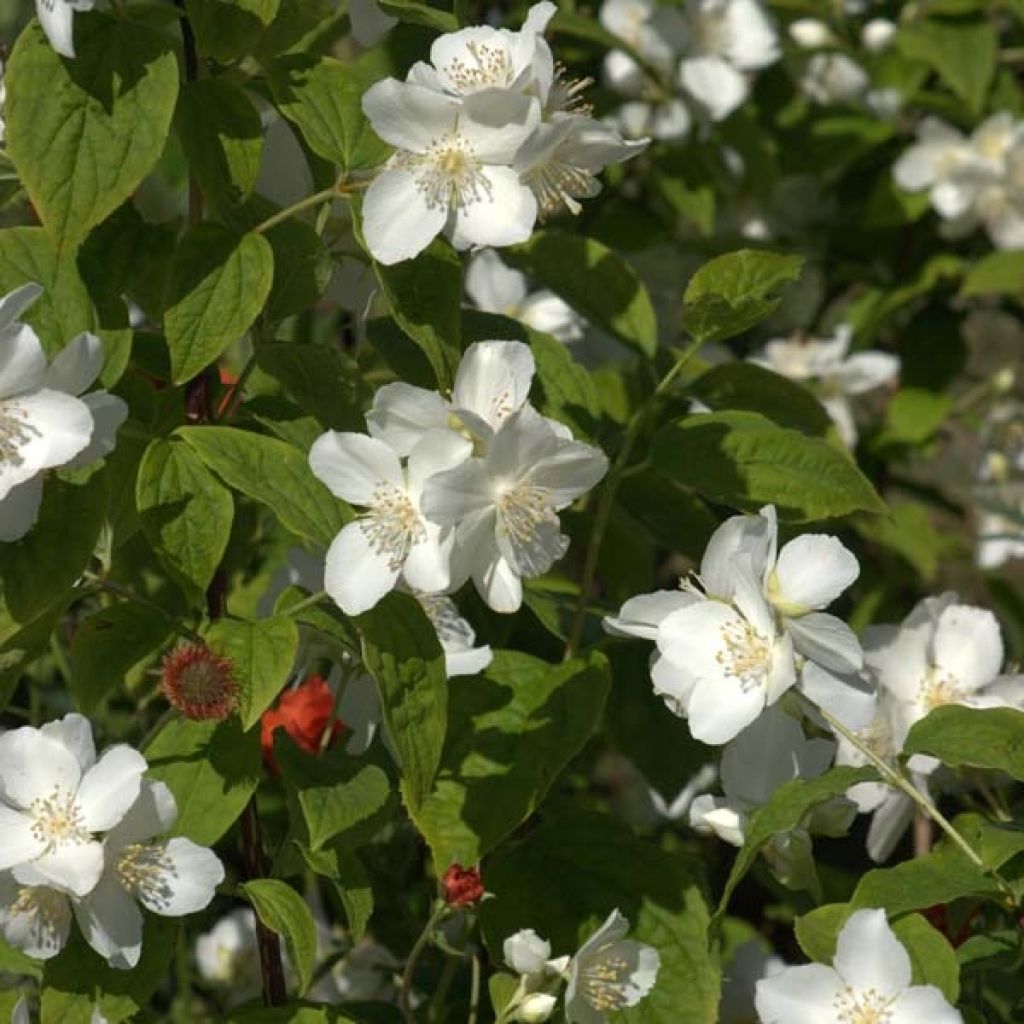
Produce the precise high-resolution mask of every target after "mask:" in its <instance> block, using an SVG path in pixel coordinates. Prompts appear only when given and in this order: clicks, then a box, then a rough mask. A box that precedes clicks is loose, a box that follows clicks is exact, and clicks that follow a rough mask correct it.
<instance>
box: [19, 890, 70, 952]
mask: <svg viewBox="0 0 1024 1024" xmlns="http://www.w3.org/2000/svg"><path fill="white" fill-rule="evenodd" d="M66 909H67V906H66V903H65V898H64V897H63V896H62V895H61V894H60V893H59V892H57V891H56V890H54V889H49V888H47V887H46V886H42V885H38V886H36V885H32V886H26V887H25V888H23V889H21V890H19V892H18V896H17V898H16V899H15V901H14V902H13V903H12V904H11V906H10V909H9V910H8V911H7V914H8V917H9V918H15V917H21V918H24V921H20V922H18V925H17V926H16V927H17V928H18V929H19V931H20V930H21V929H25V931H26V932H27V935H26V936H25V938H27V939H29V940H30V941H31V943H32V945H33V946H35V947H36V948H37V949H39V950H43V949H46V950H51V949H52V950H54V951H56V950H58V949H59V948H60V946H61V939H60V933H61V922H62V920H63V918H64V916H65V912H66Z"/></svg>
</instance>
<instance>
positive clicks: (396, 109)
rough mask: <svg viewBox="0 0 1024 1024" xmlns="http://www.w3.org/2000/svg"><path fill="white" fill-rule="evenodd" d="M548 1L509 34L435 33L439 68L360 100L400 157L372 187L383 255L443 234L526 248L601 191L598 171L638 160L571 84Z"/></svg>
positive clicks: (370, 230)
mask: <svg viewBox="0 0 1024 1024" xmlns="http://www.w3.org/2000/svg"><path fill="white" fill-rule="evenodd" d="M555 10H556V8H555V5H554V4H553V3H549V2H544V3H539V4H536V5H535V6H534V7H532V8H531V9H530V13H529V15H528V16H527V18H526V22H525V23H524V24H523V27H522V28H521V29H520V30H519V31H517V32H512V31H510V30H508V29H496V28H490V27H488V26H480V27H476V28H467V29H462V30H460V31H458V32H450V33H447V34H445V35H442V36H440V37H438V38H437V39H436V40H435V41H434V43H433V45H432V46H431V48H430V62H429V63H427V62H424V61H419V62H417V63H416V64H414V65H413V66H412V68H411V69H410V70H409V73H408V75H407V76H406V80H405V81H404V82H400V81H398V80H397V79H394V78H387V79H384V80H383V81H380V82H377V83H375V84H374V85H373V86H371V87H370V88H369V89H368V90H367V92H366V93H365V95H364V96H363V111H364V113H365V114H366V116H367V118H369V121H370V124H371V125H372V126H373V130H374V131H375V132H376V133H377V134H378V135H379V136H380V137H381V138H382V139H383V140H384V141H385V142H388V143H390V144H391V145H393V146H394V147H395V149H396V152H395V153H394V155H393V156H392V157H391V158H390V159H389V160H388V162H387V164H385V166H384V168H383V169H382V170H381V172H380V173H379V174H378V175H377V177H376V178H374V180H373V182H372V183H371V184H370V187H369V188H368V189H367V191H366V196H365V199H364V202H363V235H364V237H365V239H366V244H367V247H368V248H369V250H370V252H371V253H372V255H373V257H374V259H376V260H377V261H378V262H380V263H385V264H392V263H398V262H400V261H401V260H407V259H411V258H412V257H414V256H416V255H417V254H418V253H420V252H422V251H423V249H425V248H426V246H427V245H428V244H429V243H430V241H431V240H432V239H433V238H435V237H437V235H439V234H441V233H442V232H443V233H444V234H445V236H446V237H447V238H449V239H450V240H451V242H452V243H453V244H454V245H455V247H456V248H458V249H467V248H469V247H471V246H477V245H492V246H502V245H512V244H515V243H517V242H525V241H526V240H527V239H528V238H529V237H530V234H531V232H532V231H533V228H534V225H535V224H536V222H537V218H538V217H539V216H547V215H550V214H553V213H555V212H557V211H558V210H559V209H561V208H562V207H563V206H564V207H566V208H567V209H569V210H571V211H572V212H577V211H578V210H579V208H580V207H579V202H578V200H579V199H583V198H587V197H590V196H593V195H596V194H597V192H598V191H599V190H600V183H599V182H598V181H597V177H596V176H597V174H598V173H600V171H601V170H602V169H603V168H604V167H606V166H607V165H608V164H612V163H620V162H622V161H623V160H628V159H629V158H630V157H632V156H635V155H636V154H637V153H639V152H640V151H641V150H642V149H643V147H644V145H645V143H644V142H626V141H624V140H623V139H622V138H621V137H620V136H619V135H618V134H617V133H616V132H614V131H613V130H611V129H610V128H608V127H606V126H604V125H603V124H601V123H600V122H598V121H595V120H594V119H593V118H592V117H590V116H589V108H588V107H587V106H586V105H585V104H584V103H583V102H582V100H581V96H580V93H581V90H582V88H583V85H584V84H585V83H583V82H573V81H569V80H566V79H565V78H564V77H563V74H562V69H561V67H560V66H558V65H556V64H555V60H554V57H553V55H552V52H551V48H550V47H549V46H548V44H547V42H546V40H545V39H544V36H543V32H544V29H545V27H546V26H547V23H548V22H549V21H550V20H551V18H552V17H553V15H554V14H555Z"/></svg>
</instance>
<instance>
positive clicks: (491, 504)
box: [423, 405, 608, 612]
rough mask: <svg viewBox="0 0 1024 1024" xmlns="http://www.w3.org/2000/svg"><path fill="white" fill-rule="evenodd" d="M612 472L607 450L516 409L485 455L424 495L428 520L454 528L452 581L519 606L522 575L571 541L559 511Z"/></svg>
mask: <svg viewBox="0 0 1024 1024" xmlns="http://www.w3.org/2000/svg"><path fill="white" fill-rule="evenodd" d="M607 469H608V460H607V458H606V457H605V455H604V453H603V452H602V451H600V450H599V449H597V448H593V447H591V446H590V445H586V444H582V443H581V442H578V441H573V440H571V439H569V438H568V437H567V436H566V434H565V432H564V430H556V429H555V428H554V427H553V426H552V425H551V423H550V422H549V421H547V420H545V419H544V417H543V416H541V415H540V414H539V413H537V412H536V411H535V410H534V409H533V408H532V407H531V406H528V405H527V406H523V408H521V409H520V410H519V411H518V412H515V413H513V414H512V415H511V416H509V417H508V418H507V419H506V420H505V421H504V422H503V423H502V425H501V427H500V429H499V430H498V432H497V433H496V434H495V435H494V437H493V439H492V440H491V442H490V444H489V446H488V448H487V452H486V454H485V455H484V456H483V457H482V458H477V457H474V458H471V459H469V460H468V461H466V462H464V463H462V464H461V465H458V466H456V467H455V468H454V469H450V470H448V471H446V472H443V473H438V474H436V475H434V476H432V477H431V478H430V480H428V481H427V485H426V489H425V490H424V492H423V510H424V512H425V514H426V515H427V517H428V518H429V519H430V520H432V521H433V522H434V523H435V524H437V525H438V526H440V527H442V528H446V527H452V526H454V527H456V532H455V547H454V550H453V557H452V585H453V586H454V585H456V584H457V583H458V582H461V581H462V580H465V579H468V578H470V577H472V579H473V582H474V583H475V584H476V587H477V590H478V591H479V592H480V595H481V596H482V597H483V598H484V600H485V601H486V602H487V603H488V604H489V605H490V607H491V608H493V609H494V610H495V611H499V612H514V611H516V610H517V609H518V608H519V606H520V604H521V603H522V599H523V588H522V577H524V576H525V577H528V578H532V577H536V576H541V575H543V574H544V573H545V572H547V571H548V569H550V568H551V566H552V565H553V564H554V562H555V561H557V560H558V559H559V558H561V557H562V556H563V555H564V554H565V552H566V549H567V548H568V546H569V538H568V537H566V536H564V535H563V534H562V532H561V530H560V524H559V519H558V512H559V511H560V510H561V509H564V508H567V507H568V506H569V505H571V504H572V502H573V501H575V500H576V498H578V497H579V496H580V495H581V494H584V493H586V492H587V491H589V490H590V489H591V488H592V487H593V486H594V485H595V484H596V483H597V482H598V481H599V480H600V479H601V478H602V477H603V476H604V474H605V473H606V472H607Z"/></svg>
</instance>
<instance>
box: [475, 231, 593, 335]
mask: <svg viewBox="0 0 1024 1024" xmlns="http://www.w3.org/2000/svg"><path fill="white" fill-rule="evenodd" d="M466 294H467V295H468V296H469V297H470V299H471V300H472V302H473V304H474V305H475V306H476V307H477V308H478V309H482V310H483V311H484V312H486V313H501V314H503V315H504V316H508V317H511V318H512V319H514V320H520V321H522V322H523V323H524V324H526V325H527V326H528V327H532V328H533V329H534V330H536V331H543V332H544V333H546V334H550V335H551V336H552V337H553V338H557V339H558V340H559V341H561V342H564V343H566V344H569V343H571V342H574V341H579V340H580V339H581V338H582V337H583V332H584V329H585V327H586V321H585V320H584V319H583V317H581V316H580V315H579V314H578V313H577V312H576V311H575V310H574V309H573V308H572V307H571V306H570V305H569V304H568V303H567V302H565V301H564V300H562V299H560V298H559V297H558V296H557V295H555V293H554V292H550V291H548V290H547V289H546V288H545V289H539V290H538V291H535V292H531V291H530V290H529V287H528V285H527V281H526V275H525V274H522V273H520V272H519V271H518V270H513V269H512V268H511V267H507V266H505V264H504V263H502V261H501V257H500V256H499V255H498V254H497V253H496V252H495V251H494V250H493V249H481V250H480V251H479V252H477V253H475V254H474V255H473V257H472V259H471V260H470V261H469V266H468V267H467V268H466Z"/></svg>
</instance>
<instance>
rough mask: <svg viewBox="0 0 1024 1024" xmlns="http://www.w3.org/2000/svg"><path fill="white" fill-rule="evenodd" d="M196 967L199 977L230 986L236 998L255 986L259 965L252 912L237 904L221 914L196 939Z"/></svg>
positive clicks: (223, 985) (209, 981) (242, 996)
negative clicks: (236, 906)
mask: <svg viewBox="0 0 1024 1024" xmlns="http://www.w3.org/2000/svg"><path fill="white" fill-rule="evenodd" d="M195 961H196V967H197V968H198V969H199V976H200V977H201V978H202V979H203V981H205V982H207V983H208V984H210V985H216V986H217V987H218V988H220V987H223V988H230V989H233V990H235V991H236V992H237V994H238V995H239V997H240V998H242V999H244V998H246V996H247V995H255V994H256V992H257V991H258V990H259V983H260V969H259V960H258V949H257V941H256V915H255V914H254V913H253V911H252V909H251V908H249V907H239V908H238V909H236V910H232V911H231V913H230V914H227V915H226V916H224V917H222V918H221V919H220V920H219V921H218V922H217V923H216V924H215V925H214V926H213V927H212V928H211V929H210V930H209V931H208V932H204V933H203V934H202V935H200V936H199V937H198V938H197V939H196V945H195Z"/></svg>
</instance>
